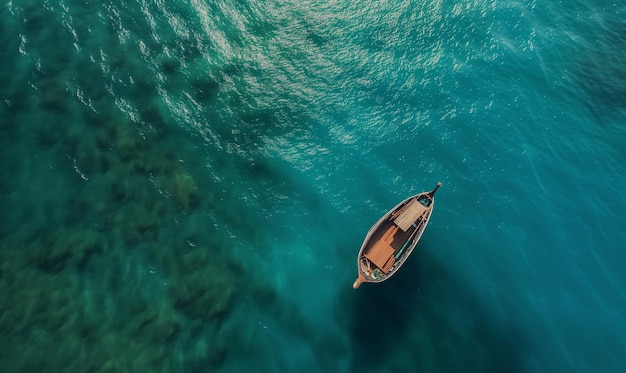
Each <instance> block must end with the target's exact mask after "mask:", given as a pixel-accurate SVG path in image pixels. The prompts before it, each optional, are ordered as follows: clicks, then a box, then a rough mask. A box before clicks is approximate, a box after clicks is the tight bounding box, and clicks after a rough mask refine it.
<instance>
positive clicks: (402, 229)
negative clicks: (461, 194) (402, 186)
mask: <svg viewBox="0 0 626 373" xmlns="http://www.w3.org/2000/svg"><path fill="white" fill-rule="evenodd" d="M440 186H441V183H438V184H437V186H436V187H435V189H433V190H432V191H430V192H423V193H419V194H416V195H413V196H411V197H408V198H406V199H405V200H403V201H402V202H400V203H398V204H397V205H396V206H394V207H393V208H392V209H391V210H389V211H388V212H387V213H386V214H385V215H383V216H382V217H381V218H380V219H379V220H378V221H377V222H376V223H375V224H374V225H372V227H371V228H370V229H369V231H368V232H367V235H366V236H365V239H364V240H363V244H362V245H361V249H360V250H359V255H358V256H357V274H358V276H357V279H356V280H355V281H354V284H353V285H352V287H353V288H355V289H356V288H358V287H359V286H360V285H361V284H362V283H364V282H374V283H379V282H383V281H385V280H388V279H389V278H391V277H392V276H393V275H394V274H395V273H396V272H397V271H398V270H399V269H400V268H401V267H402V265H403V264H404V263H405V262H406V260H407V259H408V258H409V256H410V255H411V253H412V252H413V250H414V249H415V247H416V246H417V244H418V242H419V241H420V239H421V237H422V234H423V233H424V230H425V229H426V226H427V225H428V222H429V221H430V216H431V214H432V210H433V207H434V204H435V199H434V194H435V192H436V191H437V189H438V188H439V187H440Z"/></svg>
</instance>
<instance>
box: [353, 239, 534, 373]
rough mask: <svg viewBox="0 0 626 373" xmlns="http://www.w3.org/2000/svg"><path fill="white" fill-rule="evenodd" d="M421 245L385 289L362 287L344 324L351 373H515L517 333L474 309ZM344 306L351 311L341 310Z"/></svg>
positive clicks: (465, 291)
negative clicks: (348, 344)
mask: <svg viewBox="0 0 626 373" xmlns="http://www.w3.org/2000/svg"><path fill="white" fill-rule="evenodd" d="M430 250H431V248H429V247H428V245H424V244H422V245H421V246H420V247H419V248H418V249H416V251H415V252H414V253H413V255H412V257H411V258H409V260H408V261H407V262H406V263H405V264H404V266H403V268H402V269H401V270H400V271H398V273H396V274H395V275H394V277H392V278H391V279H389V280H388V281H386V282H385V283H384V284H364V285H363V286H361V288H359V289H358V290H357V291H356V292H355V293H354V295H353V304H352V307H353V309H352V310H349V309H348V310H343V311H344V312H345V311H348V314H349V316H347V318H351V319H349V320H348V319H344V322H345V324H344V326H345V327H346V328H347V329H348V335H349V337H350V343H351V350H352V359H351V370H350V371H352V372H364V371H376V370H379V369H383V370H385V369H387V370H388V371H393V372H403V371H412V372H413V371H415V372H419V371H428V372H433V371H435V372H437V371H441V372H489V371H496V372H516V371H519V369H520V368H521V364H520V360H521V351H522V349H523V345H524V337H523V333H522V332H521V330H516V327H515V326H514V325H511V323H510V322H508V321H507V320H504V319H503V318H502V317H498V316H497V315H496V314H495V313H494V312H492V311H490V310H489V309H488V308H487V306H485V305H484V304H481V303H480V302H479V300H478V299H477V297H476V296H474V295H473V294H472V292H471V289H470V288H469V287H468V286H466V284H464V283H463V282H462V281H461V280H460V279H459V278H457V277H455V275H454V274H453V273H451V272H450V270H449V269H448V268H447V267H446V266H445V265H444V263H440V262H439V261H438V259H436V258H435V257H434V256H433V255H430V254H428V253H429V252H430ZM347 307H350V306H347Z"/></svg>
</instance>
